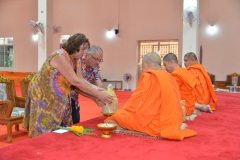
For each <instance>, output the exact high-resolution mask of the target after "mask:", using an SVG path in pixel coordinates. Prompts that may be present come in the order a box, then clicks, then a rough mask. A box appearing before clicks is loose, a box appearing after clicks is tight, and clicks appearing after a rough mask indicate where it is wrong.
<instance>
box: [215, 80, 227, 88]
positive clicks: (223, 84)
mask: <svg viewBox="0 0 240 160" xmlns="http://www.w3.org/2000/svg"><path fill="white" fill-rule="evenodd" d="M226 84H227V82H226V81H215V82H214V86H215V87H216V88H226V86H227V85H226Z"/></svg>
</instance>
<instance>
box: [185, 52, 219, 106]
mask: <svg viewBox="0 0 240 160" xmlns="http://www.w3.org/2000/svg"><path fill="white" fill-rule="evenodd" d="M184 65H185V67H186V69H187V70H188V71H189V72H191V73H192V74H193V75H194V76H195V77H196V78H197V85H196V89H195V94H196V102H197V103H198V104H205V105H210V108H211V110H213V111H215V110H216V106H217V103H218V99H217V96H216V93H215V91H214V88H213V86H212V82H211V79H210V77H209V75H208V73H207V71H206V70H205V69H204V67H203V66H202V65H201V64H199V63H198V59H197V56H196V55H195V54H194V53H193V52H189V53H187V54H185V56H184ZM199 107H204V106H201V105H200V106H199Z"/></svg>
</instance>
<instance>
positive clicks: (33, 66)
mask: <svg viewBox="0 0 240 160" xmlns="http://www.w3.org/2000/svg"><path fill="white" fill-rule="evenodd" d="M117 3H118V1H117V0H81V1H80V0H67V1H66V0H53V24H55V25H59V26H61V27H62V31H61V32H60V33H58V34H55V35H53V50H55V49H58V47H59V36H60V35H63V34H74V33H77V32H82V33H84V34H86V36H87V37H88V38H89V39H90V42H91V43H92V44H97V45H100V46H101V47H102V48H103V50H104V63H102V64H101V68H102V78H106V79H109V80H110V79H111V80H122V76H123V74H124V73H126V72H129V73H131V74H132V75H133V80H132V83H131V88H132V89H134V88H135V86H136V83H137V65H138V63H137V58H138V57H137V42H138V40H162V39H179V40H180V45H181V43H182V26H183V23H182V8H183V4H182V3H183V1H181V0H168V1H166V0H119V3H120V5H119V19H118V5H117ZM216 5H218V7H216ZM218 8H220V9H218ZM12 10H15V11H16V12H12ZM10 13H11V14H10ZM239 16H240V1H239V0H211V1H208V0H200V18H201V19H202V24H201V25H200V26H199V29H200V30H199V45H203V65H204V66H205V67H206V69H207V70H208V71H209V72H211V73H213V74H215V75H216V80H218V81H220V80H222V81H224V80H225V79H226V75H227V74H229V73H233V72H238V73H240V72H239V68H240V63H238V60H240V59H239V52H240V44H239V43H240V41H239V36H240V31H239V28H240V21H239V20H238V19H239ZM30 20H37V0H0V22H1V25H0V37H4V36H13V37H14V49H15V59H14V64H15V67H14V71H36V70H37V53H36V52H37V43H33V42H32V41H31V34H32V32H31V29H30V28H29V21H30ZM210 20H215V21H216V23H218V24H219V25H220V27H221V32H220V33H221V34H219V35H216V36H215V37H213V36H212V37H209V36H208V35H206V34H205V32H204V30H205V28H206V26H207V24H208V23H210V22H208V21H210ZM118 21H119V25H120V36H119V37H116V38H115V39H113V40H111V41H110V40H107V39H106V38H105V31H106V30H107V29H110V28H112V27H117V25H118ZM179 51H180V52H181V51H182V49H181V46H180V48H179ZM226 53H227V55H229V56H224V54H226ZM124 88H126V83H124Z"/></svg>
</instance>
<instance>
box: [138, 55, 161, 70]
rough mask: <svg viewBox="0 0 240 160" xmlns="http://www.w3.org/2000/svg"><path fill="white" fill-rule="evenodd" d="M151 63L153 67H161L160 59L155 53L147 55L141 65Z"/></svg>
mask: <svg viewBox="0 0 240 160" xmlns="http://www.w3.org/2000/svg"><path fill="white" fill-rule="evenodd" d="M147 62H149V63H151V64H153V65H154V66H160V67H161V58H160V56H159V55H158V54H157V53H147V54H146V55H145V56H144V57H143V60H142V63H147Z"/></svg>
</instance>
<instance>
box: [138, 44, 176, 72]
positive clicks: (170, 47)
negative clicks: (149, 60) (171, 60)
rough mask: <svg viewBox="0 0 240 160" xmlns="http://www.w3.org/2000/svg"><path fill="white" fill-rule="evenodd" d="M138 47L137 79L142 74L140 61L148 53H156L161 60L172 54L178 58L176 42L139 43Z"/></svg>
mask: <svg viewBox="0 0 240 160" xmlns="http://www.w3.org/2000/svg"><path fill="white" fill-rule="evenodd" d="M138 46H139V49H138V51H139V53H138V56H139V58H138V59H139V62H138V64H139V67H138V77H140V75H141V73H142V59H143V57H144V56H145V55H146V54H147V53H149V52H153V53H157V54H159V56H160V57H161V60H162V59H163V57H164V56H165V55H166V54H168V53H174V54H176V55H177V57H178V40H159V41H139V45H138ZM162 65H163V61H162Z"/></svg>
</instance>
